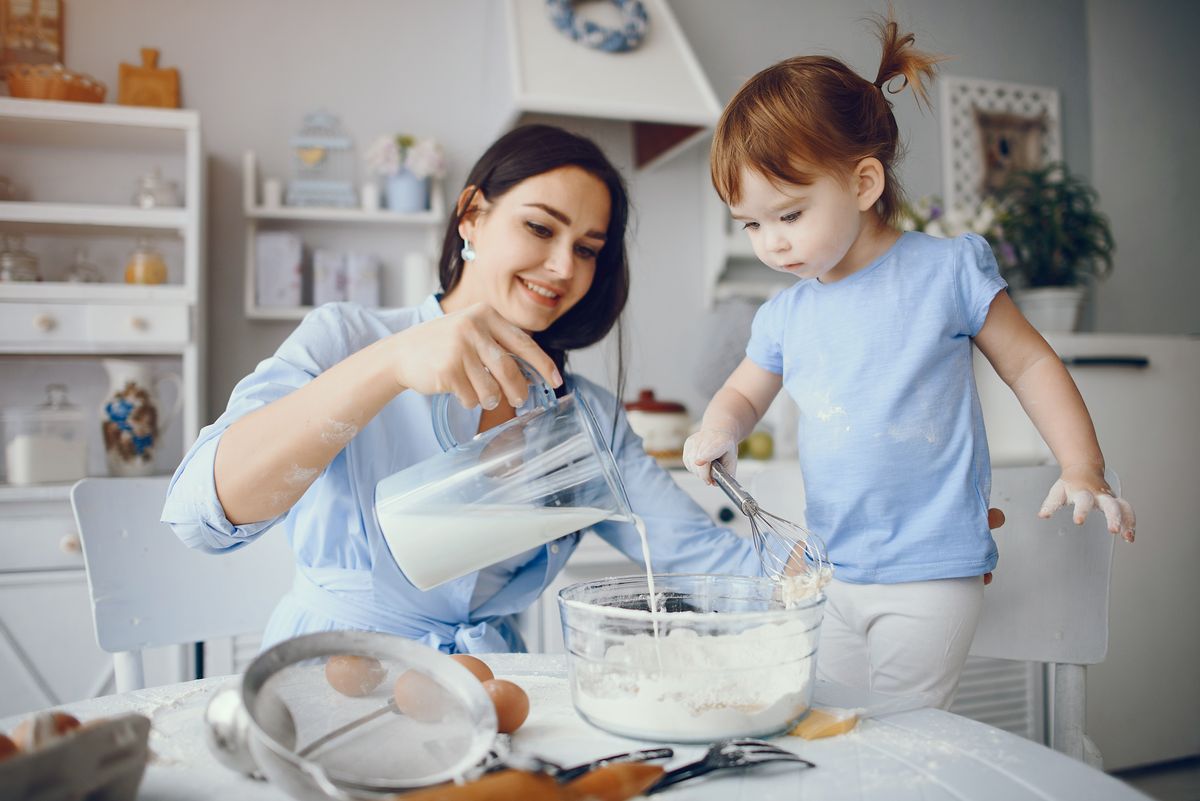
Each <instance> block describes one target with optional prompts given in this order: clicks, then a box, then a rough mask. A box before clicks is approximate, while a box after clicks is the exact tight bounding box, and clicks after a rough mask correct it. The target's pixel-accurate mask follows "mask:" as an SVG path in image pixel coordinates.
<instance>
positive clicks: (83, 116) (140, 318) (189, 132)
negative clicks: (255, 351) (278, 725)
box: [0, 98, 205, 716]
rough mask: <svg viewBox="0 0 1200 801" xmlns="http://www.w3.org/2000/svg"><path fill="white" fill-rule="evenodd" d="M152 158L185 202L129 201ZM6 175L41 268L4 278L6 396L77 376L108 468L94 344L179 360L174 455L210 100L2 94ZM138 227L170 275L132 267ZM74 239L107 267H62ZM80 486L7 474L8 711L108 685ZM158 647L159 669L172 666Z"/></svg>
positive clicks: (8, 214)
mask: <svg viewBox="0 0 1200 801" xmlns="http://www.w3.org/2000/svg"><path fill="white" fill-rule="evenodd" d="M155 168H159V169H161V171H162V173H163V175H164V176H166V177H167V178H168V179H170V180H173V181H174V182H175V183H176V184H177V186H178V187H179V189H180V192H179V199H180V201H181V204H182V205H180V206H177V207H165V208H164V207H160V208H149V209H145V208H140V207H137V206H135V205H133V203H132V199H133V197H132V196H133V193H134V187H135V182H136V180H137V179H138V178H139V177H140V176H142V175H145V174H146V173H148V172H150V171H151V170H153V169H155ZM0 175H4V176H5V177H6V178H9V179H10V180H11V181H12V182H13V183H15V184H16V185H17V186H19V187H21V188H22V190H23V192H22V197H21V199H19V200H7V201H3V202H0V233H3V234H20V235H22V236H24V237H25V248H26V249H28V250H30V251H31V252H33V253H34V254H35V255H36V256H37V257H38V259H39V271H40V272H41V274H42V278H43V280H42V281H41V282H36V283H0V375H3V376H4V378H3V380H0V407H10V406H31V405H35V404H37V403H40V402H41V401H42V400H43V399H44V397H45V386H46V384H50V383H66V384H68V386H69V393H68V394H69V397H70V399H71V401H72V402H73V403H74V404H76V405H78V406H80V407H82V409H83V412H84V419H85V424H86V426H87V431H88V436H89V450H90V451H91V452H90V453H89V473H90V474H93V475H103V474H104V472H105V460H104V454H103V445H102V443H101V439H100V434H99V429H100V424H99V419H98V412H99V408H100V405H101V403H102V402H103V401H104V399H105V398H106V397H107V392H108V382H107V380H106V378H105V376H104V371H103V369H102V368H101V366H100V363H99V361H98V357H101V356H120V357H122V358H133V359H137V360H139V361H144V362H147V363H148V364H149V365H150V366H152V367H153V368H154V369H155V370H156V371H159V372H173V373H177V374H178V375H179V376H180V377H181V379H182V382H181V386H182V390H181V393H180V399H179V400H180V405H181V415H180V418H179V420H178V421H177V422H175V423H174V424H172V425H170V426H169V427H168V428H166V429H165V430H164V431H163V432H162V440H161V443H160V445H158V446H156V451H157V454H156V457H157V458H156V461H155V467H156V469H157V470H158V471H161V472H167V471H169V470H170V469H171V468H172V467H173V465H174V463H176V462H177V461H178V459H179V457H180V455H181V452H182V449H183V447H184V445H185V444H187V443H190V442H192V441H193V440H194V439H195V437H196V434H197V432H198V430H199V427H200V422H201V421H202V420H203V419H204V414H203V408H202V399H203V398H204V386H203V369H202V360H203V326H202V323H203V319H204V315H203V308H204V306H203V303H204V284H205V281H204V276H203V269H202V265H203V257H204V224H203V220H204V216H203V212H204V171H203V151H202V149H201V139H200V118H199V115H198V114H197V113H196V112H195V111H187V110H166V109H150V108H137V107H129V106H117V105H103V104H90V103H67V102H53V101H42V100H19V99H13V98H0ZM143 237H145V238H148V239H149V241H150V242H151V243H152V245H153V246H154V247H155V248H156V249H158V250H160V251H161V252H162V253H163V255H164V257H165V260H166V262H167V283H163V284H158V285H152V286H150V285H138V284H126V283H124V264H125V259H126V257H127V256H128V254H129V253H130V252H131V251H132V250H133V249H134V247H135V246H136V244H137V241H138V239H139V238H143ZM77 248H86V249H87V250H88V253H89V256H90V257H91V261H93V262H94V263H95V264H96V265H97V266H98V267H99V268H100V271H101V274H102V276H103V279H104V282H103V283H92V284H85V283H69V282H67V281H66V280H64V279H65V273H66V268H67V266H68V265H69V264H70V262H71V258H72V256H73V254H74V252H75V250H76V249H77ZM162 400H164V399H162V398H160V402H161V401H162ZM166 400H167V401H170V400H171V399H170V398H167V399H166ZM69 491H70V487H69V486H68V485H64V484H60V485H42V486H30V487H15V486H6V485H3V484H0V675H2V676H4V677H5V681H4V683H3V686H0V716H2V715H6V714H13V713H19V712H22V711H26V710H29V709H34V708H37V707H44V706H48V705H52V704H58V703H63V702H68V701H74V700H78V699H80V698H85V697H88V696H91V695H96V694H98V693H102V692H104V691H106V689H108V688H109V687H110V684H109V682H110V680H111V675H110V674H111V659H110V657H109V656H108V655H107V654H105V653H104V652H102V651H101V650H100V648H99V647H98V646H97V645H96V640H95V634H94V632H93V629H92V619H91V603H90V601H89V599H88V592H87V579H86V574H85V572H84V569H83V558H82V555H81V553H80V550H79V542H78V534H77V532H76V530H75V523H74V517H73V514H72V511H71V506H70V500H69ZM150 662H151V664H150V666H149V668H148V670H149V673H150V674H151V676H152V677H153V678H156V679H157V680H159V681H166V680H171V679H173V678H176V677H175V676H172V675H170V667H169V666H168V667H167V668H166V673H161V672H159V669H158V668H157V667H156V666H155V664H156V658H155V657H152V658H151V660H150ZM176 667H178V666H177V665H176ZM180 678H182V677H180Z"/></svg>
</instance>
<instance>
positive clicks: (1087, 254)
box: [997, 162, 1114, 331]
mask: <svg viewBox="0 0 1200 801" xmlns="http://www.w3.org/2000/svg"><path fill="white" fill-rule="evenodd" d="M1097 200H1098V197H1097V194H1096V190H1095V189H1093V188H1092V187H1091V186H1089V185H1088V184H1087V182H1086V181H1084V180H1083V179H1081V178H1079V177H1078V176H1074V175H1072V174H1071V173H1070V171H1069V170H1068V169H1067V166H1066V165H1065V164H1063V163H1061V162H1058V163H1054V164H1050V165H1047V166H1045V167H1042V168H1040V169H1035V170H1028V171H1024V172H1018V173H1015V174H1014V175H1013V176H1012V178H1010V179H1009V181H1008V182H1007V183H1006V184H1005V186H1004V188H1003V189H1002V190H1001V194H1000V208H1001V211H1000V216H999V226H1000V242H999V246H998V247H997V252H998V254H999V255H1000V257H1001V258H1000V267H1001V271H1002V272H1003V274H1004V275H1005V277H1006V278H1008V279H1009V281H1010V283H1012V284H1013V285H1014V292H1013V299H1014V300H1015V301H1016V302H1017V305H1018V306H1019V307H1020V308H1021V311H1022V312H1023V313H1024V314H1025V316H1026V317H1027V318H1028V319H1029V321H1030V322H1031V323H1033V325H1034V326H1035V327H1036V328H1038V329H1040V330H1042V331H1073V330H1074V329H1075V327H1076V325H1077V323H1078V320H1079V309H1080V307H1081V305H1082V303H1083V298H1084V292H1085V289H1086V285H1087V282H1088V281H1090V280H1096V279H1100V278H1103V277H1104V276H1106V275H1108V273H1109V272H1111V270H1112V254H1113V250H1114V245H1113V237H1112V230H1111V229H1110V228H1109V224H1108V218H1107V217H1105V216H1104V215H1103V214H1101V213H1100V211H1099V210H1098V209H1097V207H1096V205H1097Z"/></svg>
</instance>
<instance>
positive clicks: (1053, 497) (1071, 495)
mask: <svg viewBox="0 0 1200 801" xmlns="http://www.w3.org/2000/svg"><path fill="white" fill-rule="evenodd" d="M1068 503H1070V504H1073V505H1074V507H1075V516H1074V517H1075V525H1077V526H1078V525H1083V521H1084V520H1086V519H1087V516H1088V515H1089V514H1091V512H1092V510H1093V509H1094V508H1096V507H1097V506H1099V507H1100V511H1101V512H1103V513H1104V517H1105V519H1107V520H1108V530H1109V531H1111V532H1112V533H1113V534H1119V535H1121V536H1122V537H1123V538H1124V540H1125V541H1126V542H1133V540H1134V537H1135V536H1136V529H1137V520H1136V518H1135V517H1134V514H1133V507H1132V506H1130V505H1129V501H1127V500H1125V499H1124V498H1118V497H1116V496H1115V495H1114V494H1113V491H1112V487H1110V486H1108V482H1107V481H1105V480H1104V471H1103V470H1102V469H1100V468H1098V467H1096V466H1094V465H1082V466H1077V467H1068V468H1065V469H1064V470H1063V471H1062V475H1061V476H1060V477H1059V479H1058V481H1055V482H1054V485H1053V486H1051V487H1050V492H1049V493H1048V494H1047V495H1046V500H1044V501H1042V508H1041V510H1040V511H1038V517H1042V518H1047V517H1050V516H1051V515H1052V514H1054V513H1055V512H1056V511H1058V510H1059V509H1061V508H1062V507H1063V506H1066V505H1067V504H1068Z"/></svg>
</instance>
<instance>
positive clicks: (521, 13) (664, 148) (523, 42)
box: [489, 0, 721, 168]
mask: <svg viewBox="0 0 1200 801" xmlns="http://www.w3.org/2000/svg"><path fill="white" fill-rule="evenodd" d="M642 2H643V5H644V6H645V9H646V14H647V16H648V18H649V24H648V25H647V27H646V35H645V38H644V39H642V42H641V44H640V45H639V46H638V47H636V48H635V49H633V50H630V51H627V52H624V53H606V52H603V51H600V50H595V49H593V48H590V47H587V46H585V45H582V44H580V43H578V42H575V41H572V40H571V39H570V38H569V37H567V36H566V35H564V34H563V33H561V32H560V31H559V30H558V29H557V28H555V26H554V23H553V22H552V21H551V20H550V17H549V15H548V14H547V12H546V2H545V0H503V4H502V5H503V9H502V14H503V15H504V20H503V24H502V25H497V26H491V27H492V28H493V31H494V33H495V34H498V35H495V36H494V37H493V39H492V41H494V42H496V43H497V45H498V47H497V48H496V51H497V52H494V53H493V54H492V57H491V60H490V64H489V67H490V69H489V73H490V75H489V79H490V80H491V83H492V91H491V92H489V95H490V97H489V99H490V102H492V103H493V104H494V107H493V109H492V115H493V117H494V119H495V120H496V123H497V125H498V129H499V130H507V129H508V128H510V127H512V126H513V125H516V124H518V123H519V122H520V121H521V118H522V117H523V116H524V115H527V114H538V115H564V116H571V117H592V118H599V119H607V120H622V121H628V122H630V123H632V129H633V156H634V161H635V164H636V166H637V167H639V168H644V167H649V166H651V165H653V164H656V163H661V162H663V161H665V160H667V159H669V158H670V157H671V156H673V155H675V154H676V153H679V152H680V151H682V150H683V149H685V148H686V147H688V146H689V145H691V144H692V143H694V142H695V141H697V140H698V139H702V138H704V137H705V136H706V135H707V134H708V132H709V131H710V130H711V129H712V127H713V126H714V125H715V124H716V122H717V119H718V117H720V114H721V104H720V103H719V102H718V101H717V96H716V94H715V93H714V92H713V89H712V86H711V85H710V84H709V82H708V78H706V77H705V75H704V71H703V70H702V69H701V68H700V63H699V62H698V61H697V60H696V56H695V54H694V53H693V52H692V48H691V46H690V45H689V44H688V42H687V39H686V38H684V35H683V31H682V30H681V29H680V27H679V23H678V22H677V21H676V19H675V15H674V14H672V13H671V9H670V8H669V7H668V6H667V3H666V0H642ZM496 5H497V6H498V5H500V4H496ZM603 5H606V4H604V3H598V2H591V3H577V4H576V6H577V13H578V14H579V15H580V16H586V17H588V18H589V19H594V20H595V21H596V22H597V23H599V24H607V23H608V22H609V21H610V16H609V15H605V16H604V18H603V19H601V16H602V15H601V14H600V13H598V12H602V11H608V10H611V9H604V8H601V6H603ZM497 28H500V30H498V31H497V30H496V29H497Z"/></svg>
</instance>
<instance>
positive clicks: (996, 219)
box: [900, 195, 1016, 268]
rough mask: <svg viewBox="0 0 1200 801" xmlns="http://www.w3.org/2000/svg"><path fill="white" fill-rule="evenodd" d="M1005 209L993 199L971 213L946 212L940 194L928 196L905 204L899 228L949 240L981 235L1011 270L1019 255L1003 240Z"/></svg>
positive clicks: (997, 259) (1002, 263)
mask: <svg viewBox="0 0 1200 801" xmlns="http://www.w3.org/2000/svg"><path fill="white" fill-rule="evenodd" d="M1003 222H1004V209H1003V207H1001V205H1000V204H999V203H997V202H996V201H995V200H994V199H992V198H986V199H984V200H983V201H982V202H981V203H980V204H979V205H978V206H977V207H976V208H975V209H974V211H972V212H968V211H965V210H962V209H950V210H947V209H946V208H945V206H944V205H943V204H942V200H941V198H939V197H938V196H937V195H926V196H924V197H922V198H921V199H920V200H918V201H917V202H916V203H915V204H909V203H905V204H904V206H903V208H902V209H901V211H900V228H901V229H902V230H904V231H922V232H924V233H927V234H929V235H930V236H936V237H941V238H948V237H954V236H959V235H960V234H966V233H974V234H979V235H980V236H982V237H983V238H984V239H986V240H987V241H988V244H989V245H991V246H992V252H994V253H995V254H996V261H997V262H999V264H1000V267H1001V268H1007V267H1011V266H1012V265H1013V264H1014V263H1015V259H1016V254H1015V251H1014V250H1013V248H1012V246H1011V245H1010V244H1009V243H1008V242H1007V240H1005V238H1004V226H1003Z"/></svg>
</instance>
